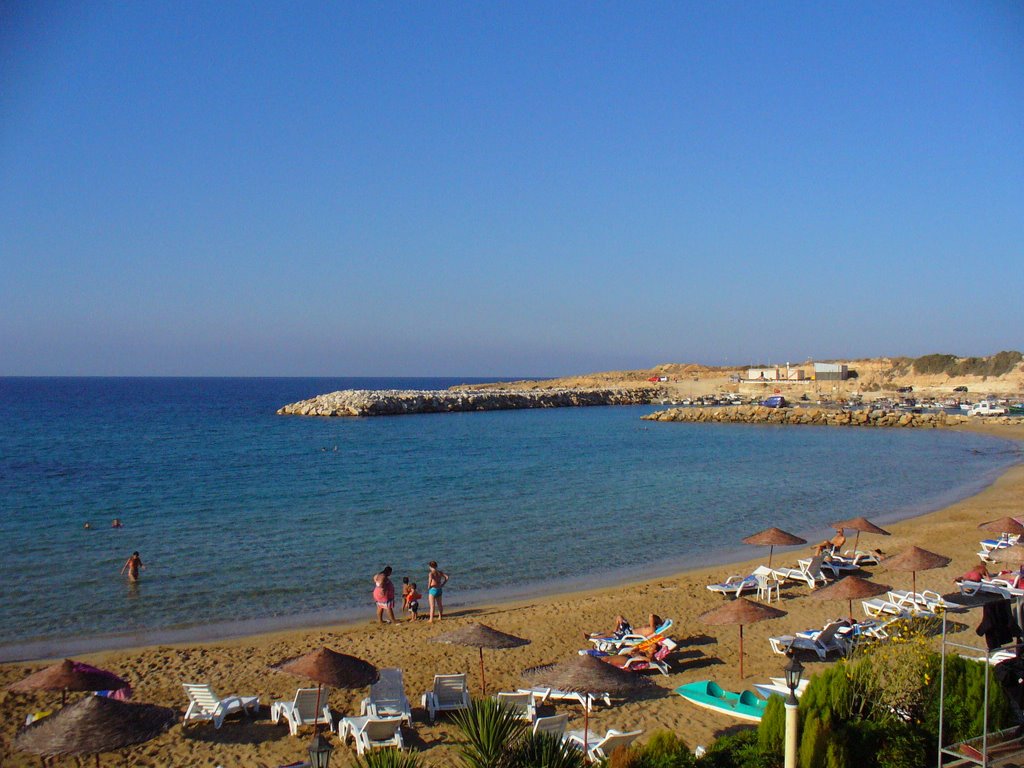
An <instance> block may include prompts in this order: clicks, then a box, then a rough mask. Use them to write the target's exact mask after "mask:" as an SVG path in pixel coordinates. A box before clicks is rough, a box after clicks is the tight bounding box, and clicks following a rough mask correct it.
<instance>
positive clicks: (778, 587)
mask: <svg viewBox="0 0 1024 768" xmlns="http://www.w3.org/2000/svg"><path fill="white" fill-rule="evenodd" d="M753 575H754V578H755V579H757V599H758V600H767V601H768V602H769V603H770V602H771V601H772V592H773V591H774V592H775V600H776V602H781V600H782V582H781V581H780V580H779V579H778V578H776V576H775V574H774V573H773V572H772V569H771V568H769V567H768V566H766V565H759V566H758V567H757V568H755V569H754V574H753Z"/></svg>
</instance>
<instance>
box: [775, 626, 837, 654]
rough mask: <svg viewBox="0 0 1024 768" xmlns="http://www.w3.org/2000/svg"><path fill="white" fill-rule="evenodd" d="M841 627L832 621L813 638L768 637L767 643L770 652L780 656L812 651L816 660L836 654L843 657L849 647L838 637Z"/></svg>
mask: <svg viewBox="0 0 1024 768" xmlns="http://www.w3.org/2000/svg"><path fill="white" fill-rule="evenodd" d="M842 626H843V624H842V623H841V622H838V621H833V622H830V623H829V624H827V625H826V626H825V628H824V629H822V630H821V631H820V632H818V633H816V634H815V635H814V636H813V637H807V636H805V635H799V634H797V635H782V636H780V637H769V638H768V642H769V643H770V644H771V646H772V650H773V651H775V653H778V654H780V655H786V654H787V653H788V652H789V651H791V650H793V649H797V650H806V651H814V652H815V653H816V654H818V658H819V659H821V660H822V661H824V660H825V659H826V658H827V657H828V655H829V654H830V653H838V654H840V655H844V656H845V655H846V653H847V652H848V651H849V645H848V644H847V642H846V641H845V640H844V639H843V638H842V637H841V636H840V635H839V630H840V628H841V627H842Z"/></svg>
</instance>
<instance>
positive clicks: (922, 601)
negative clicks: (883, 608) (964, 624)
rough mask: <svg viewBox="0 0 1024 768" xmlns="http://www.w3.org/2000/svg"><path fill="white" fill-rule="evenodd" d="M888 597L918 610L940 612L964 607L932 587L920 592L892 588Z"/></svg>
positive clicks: (898, 603) (899, 603)
mask: <svg viewBox="0 0 1024 768" xmlns="http://www.w3.org/2000/svg"><path fill="white" fill-rule="evenodd" d="M888 597H889V600H891V601H892V602H894V603H896V604H897V605H907V606H909V607H911V608H916V609H918V611H920V610H921V609H924V610H925V611H931V612H932V613H939V612H940V611H959V610H963V609H964V606H962V605H959V604H958V603H953V602H950V601H948V600H946V599H945V598H944V597H943V596H942V595H940V594H939V593H938V592H933V591H932V590H930V589H923V590H921V591H920V592H905V591H902V590H895V589H890V590H889V593H888Z"/></svg>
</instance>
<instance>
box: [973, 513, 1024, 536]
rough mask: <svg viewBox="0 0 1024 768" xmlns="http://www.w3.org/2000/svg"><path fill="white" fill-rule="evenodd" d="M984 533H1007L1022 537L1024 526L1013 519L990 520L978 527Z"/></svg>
mask: <svg viewBox="0 0 1024 768" xmlns="http://www.w3.org/2000/svg"><path fill="white" fill-rule="evenodd" d="M978 527H979V528H980V529H981V530H983V531H991V532H992V533H1007V534H1010V535H1013V536H1020V535H1021V534H1024V525H1021V523H1020V521H1019V520H1017V519H1015V518H1013V517H1001V518H999V519H998V520H989V521H988V522H987V523H982V524H981V525H979V526H978Z"/></svg>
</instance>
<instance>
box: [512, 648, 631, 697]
mask: <svg viewBox="0 0 1024 768" xmlns="http://www.w3.org/2000/svg"><path fill="white" fill-rule="evenodd" d="M523 678H524V679H525V680H528V681H529V682H530V684H531V685H541V686H544V687H547V688H557V689H559V690H562V691H576V692H579V693H608V694H611V695H612V696H625V695H627V694H629V693H633V692H635V691H638V690H640V689H642V688H645V687H647V686H650V685H651V681H650V680H648V679H647V678H646V677H644V676H643V675H638V674H636V673H635V672H627V671H626V670H624V669H619V668H618V667H613V666H612V665H611V664H608V663H606V662H603V661H601V660H600V659H596V658H594V657H593V656H590V655H584V656H572V657H571V658H569V659H566V660H565V661H563V662H559V663H558V664H549V665H547V666H544V667H535V668H533V669H528V670H526V671H525V672H523Z"/></svg>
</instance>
